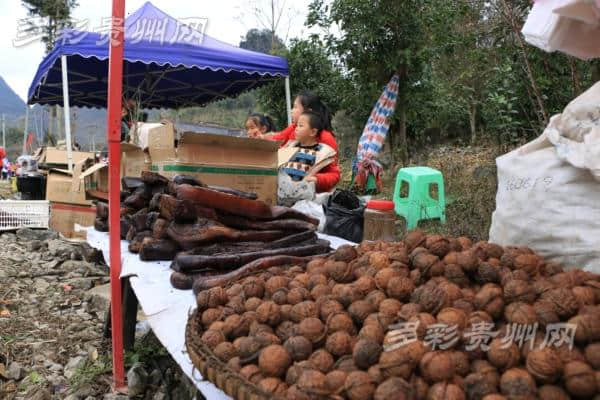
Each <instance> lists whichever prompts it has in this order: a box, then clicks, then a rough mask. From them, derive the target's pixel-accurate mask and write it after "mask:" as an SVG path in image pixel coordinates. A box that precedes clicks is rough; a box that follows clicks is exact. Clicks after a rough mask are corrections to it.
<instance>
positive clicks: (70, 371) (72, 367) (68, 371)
mask: <svg viewBox="0 0 600 400" xmlns="http://www.w3.org/2000/svg"><path fill="white" fill-rule="evenodd" d="M85 360H86V359H85V357H82V356H77V357H73V358H71V359H70V360H69V362H68V363H67V365H65V368H64V371H65V373H64V375H65V377H66V378H67V379H71V378H72V377H73V375H75V373H76V372H77V370H79V369H81V368H83V366H84V365H85Z"/></svg>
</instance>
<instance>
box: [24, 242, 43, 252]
mask: <svg viewBox="0 0 600 400" xmlns="http://www.w3.org/2000/svg"><path fill="white" fill-rule="evenodd" d="M41 247H42V242H41V241H39V240H30V241H29V242H27V244H26V245H25V248H26V249H27V250H28V251H37V250H39V249H40V248H41Z"/></svg>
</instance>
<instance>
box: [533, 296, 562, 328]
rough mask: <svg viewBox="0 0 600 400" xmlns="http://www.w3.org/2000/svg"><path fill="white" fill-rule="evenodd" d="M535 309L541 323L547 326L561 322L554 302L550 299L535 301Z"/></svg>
mask: <svg viewBox="0 0 600 400" xmlns="http://www.w3.org/2000/svg"><path fill="white" fill-rule="evenodd" d="M533 309H534V310H535V313H536V315H537V318H538V321H539V323H540V325H542V326H547V325H550V324H555V323H557V322H560V317H559V316H558V314H557V312H556V309H555V308H554V304H553V303H552V302H550V301H548V300H538V301H536V302H535V303H533Z"/></svg>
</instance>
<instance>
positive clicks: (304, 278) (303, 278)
mask: <svg viewBox="0 0 600 400" xmlns="http://www.w3.org/2000/svg"><path fill="white" fill-rule="evenodd" d="M309 264H310V263H309ZM309 279H310V275H309V274H307V273H306V272H304V273H301V274H298V275H296V276H295V277H294V279H292V281H291V282H290V283H289V284H288V288H289V289H295V288H299V287H300V288H304V289H306V287H307V286H308V280H309Z"/></svg>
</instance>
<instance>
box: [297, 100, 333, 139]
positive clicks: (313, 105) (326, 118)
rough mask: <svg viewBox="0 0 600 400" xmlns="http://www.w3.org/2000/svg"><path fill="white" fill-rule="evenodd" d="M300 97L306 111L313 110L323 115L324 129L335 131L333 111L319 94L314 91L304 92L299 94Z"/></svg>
mask: <svg viewBox="0 0 600 400" xmlns="http://www.w3.org/2000/svg"><path fill="white" fill-rule="evenodd" d="M298 99H299V100H300V104H302V108H304V111H312V112H314V113H316V114H318V115H319V116H320V117H321V120H322V126H323V129H325V130H327V131H329V132H331V133H333V129H332V128H331V113H330V112H329V109H328V108H327V106H326V105H325V104H324V103H323V101H321V98H320V97H319V96H317V95H316V94H314V93H312V92H302V93H300V94H299V95H298Z"/></svg>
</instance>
